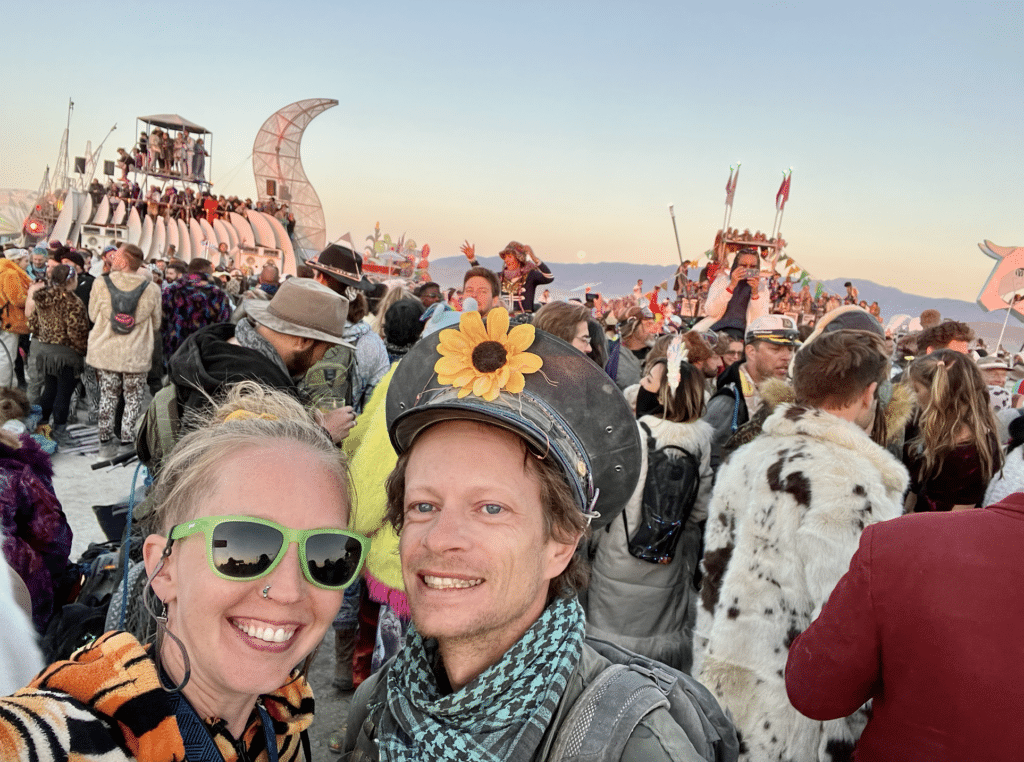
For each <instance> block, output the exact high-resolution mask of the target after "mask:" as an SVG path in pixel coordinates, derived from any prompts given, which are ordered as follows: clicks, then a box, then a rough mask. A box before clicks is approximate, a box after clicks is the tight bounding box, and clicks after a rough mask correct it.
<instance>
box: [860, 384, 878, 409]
mask: <svg viewBox="0 0 1024 762" xmlns="http://www.w3.org/2000/svg"><path fill="white" fill-rule="evenodd" d="M877 392H878V382H877V381H872V382H871V383H870V384H868V385H867V386H866V387H864V391H863V392H861V395H860V401H861V404H863V405H864V409H865V410H866V409H868V408H870V407H871V403H872V402H873V401H874V400H875V399H876V393H877Z"/></svg>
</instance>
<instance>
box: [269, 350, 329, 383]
mask: <svg viewBox="0 0 1024 762" xmlns="http://www.w3.org/2000/svg"><path fill="white" fill-rule="evenodd" d="M330 348H331V345H330V344H328V343H327V342H325V341H314V342H313V343H312V344H310V345H309V346H308V347H306V348H305V349H301V350H296V351H295V352H293V353H291V354H290V355H289V356H288V357H282V358H281V359H282V360H284V364H285V367H287V368H288V372H289V373H291V374H292V376H294V377H298V376H304V375H306V371H308V370H309V369H310V368H312V367H313V366H314V365H316V364H317V363H318V362H320V361H321V360H322V359H324V355H325V354H327V350H328V349H330Z"/></svg>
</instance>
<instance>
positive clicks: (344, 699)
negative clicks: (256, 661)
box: [53, 453, 352, 762]
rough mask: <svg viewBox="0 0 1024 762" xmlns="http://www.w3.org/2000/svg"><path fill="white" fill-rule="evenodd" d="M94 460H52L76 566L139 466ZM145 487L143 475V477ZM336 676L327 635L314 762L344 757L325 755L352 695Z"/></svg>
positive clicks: (317, 686) (318, 682)
mask: <svg viewBox="0 0 1024 762" xmlns="http://www.w3.org/2000/svg"><path fill="white" fill-rule="evenodd" d="M94 460H95V456H93V455H61V454H60V453H58V454H56V455H54V456H53V468H54V479H53V486H54V490H55V491H56V493H57V497H58V498H59V499H60V501H61V504H62V505H63V506H64V512H65V514H67V517H68V521H69V522H70V524H71V529H72V531H73V532H74V541H73V544H72V550H71V558H72V560H77V559H78V557H79V556H80V555H81V554H82V552H83V551H84V550H85V549H86V548H87V547H89V543H90V542H103V541H104V540H105V538H104V536H103V532H102V530H101V529H100V526H99V524H98V523H97V522H96V517H95V515H94V514H93V511H92V506H93V505H105V504H111V503H115V502H117V501H119V500H122V499H125V498H127V496H128V494H129V492H130V490H131V482H132V477H133V475H134V473H135V466H136V464H135V463H131V464H129V465H128V466H126V467H120V466H118V467H115V468H113V469H103V470H100V471H93V470H92V469H91V468H90V466H91V465H92V463H93V461H94ZM140 481H141V475H140ZM333 676H334V632H333V630H332V631H329V632H328V633H327V636H326V637H325V638H324V642H323V644H322V645H321V647H320V652H319V653H318V654H317V658H316V660H315V661H314V663H313V667H312V668H311V670H310V681H311V683H312V686H313V692H314V694H315V695H316V721H315V722H314V723H313V727H312V729H311V730H310V741H311V745H312V750H313V759H314V760H317V761H318V762H320V761H325V762H329V761H330V760H339V759H340V757H338V756H337V755H334V754H331V753H330V752H329V751H328V749H327V739H328V737H329V736H330V734H331V733H332V732H333V731H334V730H336V729H338V728H339V727H340V726H341V724H342V723H343V722H344V721H345V717H346V716H347V714H348V706H349V699H350V698H351V696H352V694H351V693H345V694H340V695H339V694H338V693H337V692H336V691H335V690H334V689H333V688H332V687H331V679H332V678H333Z"/></svg>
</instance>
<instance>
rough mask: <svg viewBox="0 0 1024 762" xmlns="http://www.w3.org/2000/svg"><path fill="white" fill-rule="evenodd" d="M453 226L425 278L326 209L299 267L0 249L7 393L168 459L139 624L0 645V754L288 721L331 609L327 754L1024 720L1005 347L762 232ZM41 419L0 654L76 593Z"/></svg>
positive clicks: (987, 747) (304, 748) (298, 754)
mask: <svg viewBox="0 0 1024 762" xmlns="http://www.w3.org/2000/svg"><path fill="white" fill-rule="evenodd" d="M465 252H466V255H467V258H468V260H469V265H470V266H469V268H468V269H467V270H466V272H465V274H464V277H463V279H462V283H461V287H454V288H452V289H450V290H448V291H447V292H446V290H445V289H444V288H443V287H442V286H441V285H440V284H438V283H434V282H426V283H419V284H412V283H409V282H403V281H392V282H390V283H388V284H381V283H373V282H371V281H370V280H369V279H368V278H367V277H366V276H365V275H364V273H363V272H362V258H361V256H360V255H359V254H358V253H357V252H355V251H353V250H352V249H351V248H349V247H347V246H345V245H341V244H332V245H331V246H329V247H327V248H326V249H325V250H324V251H323V252H321V253H320V254H319V255H318V256H317V257H316V258H314V259H312V260H310V261H308V262H307V263H306V265H305V266H304V267H303V268H302V269H301V270H300V272H299V274H298V275H297V276H295V277H289V278H285V279H282V278H281V277H280V273H279V272H278V270H277V268H276V267H275V266H273V265H268V266H266V267H264V268H263V269H262V270H261V272H260V273H258V274H256V273H253V274H251V275H250V274H247V273H244V272H242V271H241V270H234V269H231V266H230V264H229V265H227V266H225V269H224V270H221V271H218V270H217V269H216V265H215V263H213V262H211V261H209V260H206V259H193V260H192V261H191V262H189V263H187V264H186V263H184V262H179V261H173V260H172V261H170V262H161V263H146V262H144V261H143V257H142V252H141V251H140V250H139V249H138V248H137V247H134V246H132V245H130V244H125V245H122V246H121V247H119V248H117V249H115V250H111V251H108V252H104V253H103V254H102V255H101V259H102V266H101V267H99V266H98V267H97V271H99V270H100V269H101V270H102V272H101V273H100V274H99V275H98V276H97V277H95V278H93V277H92V276H91V275H89V271H90V269H92V267H91V266H90V262H89V261H88V260H87V259H86V258H85V257H83V256H82V254H81V253H80V252H77V251H74V250H70V249H67V248H65V247H54V248H52V249H48V250H44V251H41V252H33V253H31V254H30V253H29V252H27V251H24V250H16V249H11V250H9V251H8V252H7V256H6V257H5V258H4V259H3V260H0V300H5V301H6V305H7V308H6V309H5V311H4V316H5V318H4V324H3V331H2V333H0V339H2V340H3V344H4V347H5V348H6V352H5V354H4V355H0V384H5V385H6V386H7V387H8V389H7V391H6V392H5V394H6V396H5V397H3V399H0V410H2V411H3V412H4V416H5V417H6V418H9V419H11V420H17V419H24V418H25V417H26V415H27V412H28V411H27V409H26V408H27V406H28V405H31V404H36V405H38V406H39V409H40V410H39V414H40V415H41V417H40V418H38V419H37V420H39V421H40V422H41V423H42V424H47V423H48V424H49V426H50V428H49V429H48V430H47V429H40V431H41V432H43V433H46V432H48V433H49V434H50V435H51V436H50V438H51V439H52V440H53V441H55V443H56V445H57V447H58V448H59V447H61V446H62V445H64V444H65V443H67V442H68V441H69V440H68V437H67V426H68V424H69V422H70V421H72V419H74V418H75V416H76V414H77V413H76V411H77V409H78V407H79V403H77V402H76V400H75V398H76V397H78V396H80V398H81V403H80V406H81V407H82V408H83V413H84V415H86V416H93V417H94V419H95V420H96V422H97V427H98V435H99V453H98V456H97V457H98V459H100V460H105V461H109V460H110V459H111V458H116V457H117V456H118V455H119V454H131V453H134V454H136V455H137V457H138V458H139V459H140V460H141V461H142V463H143V464H144V465H145V466H146V467H147V470H148V472H149V474H150V475H151V477H153V478H152V482H151V486H150V487H149V488H148V490H147V494H146V496H145V500H143V502H142V503H141V504H140V505H139V506H137V507H136V509H135V516H134V520H135V521H136V522H137V523H138V524H139V527H137V528H136V529H135V530H134V534H135V541H134V542H133V543H130V544H131V545H132V546H133V547H134V548H135V553H134V555H133V554H132V553H131V552H130V551H125V552H124V558H123V563H124V564H125V566H126V567H127V571H126V574H128V575H129V576H132V575H133V574H134V576H133V577H132V578H133V579H138V580H140V584H139V586H138V587H137V588H132V589H133V591H134V592H133V593H132V595H131V600H130V601H128V602H127V603H126V606H127V607H128V608H134V609H135V610H137V611H141V612H143V616H142V617H141V618H142V619H144V620H146V624H147V627H148V628H149V629H145V630H143V629H139V628H138V627H134V626H133V625H131V624H129V625H127V626H126V629H125V631H121V630H118V629H114V630H110V631H106V632H96V633H94V634H95V635H97V636H98V637H96V638H95V639H94V640H92V639H90V641H89V642H88V644H87V645H86V646H85V647H84V648H82V649H80V650H78V651H76V652H75V653H74V654H69V653H59V654H53V653H47V660H51V659H52V660H54V661H53V663H52V664H50V665H49V666H45V667H43V668H42V671H38V673H37V674H36V673H35V672H33V671H26V669H25V668H24V667H23V668H22V669H20V670H18V669H15V667H14V666H9V667H8V668H7V669H8V672H7V673H6V674H5V675H3V677H4V678H5V684H4V686H3V687H4V688H5V690H6V691H7V692H12V691H14V690H15V689H17V688H21V687H23V686H25V685H26V684H27V686H28V687H27V688H24V689H23V690H20V691H18V692H17V693H15V694H14V695H12V696H9V697H7V698H0V750H2V752H0V755H2V756H4V758H8V757H11V758H13V757H18V758H25V759H29V758H40V757H41V758H48V757H62V755H66V754H71V755H75V754H81V755H86V756H87V755H88V754H107V755H109V756H106V757H104V758H105V759H106V758H109V759H127V758H136V759H183V758H186V756H187V758H189V759H193V758H196V759H198V758H204V757H203V756H202V755H204V754H205V755H207V757H205V758H216V756H217V755H220V756H221V757H222V758H223V759H225V760H229V762H230V760H235V759H238V760H243V759H247V760H268V762H269V760H276V759H288V760H291V759H301V758H303V756H304V755H305V756H306V757H307V758H308V756H309V749H308V740H305V735H306V731H307V728H308V727H309V725H310V723H311V722H313V721H314V720H313V710H314V704H313V702H312V695H311V691H310V688H309V683H308V681H307V671H308V669H309V665H310V663H311V655H312V654H313V653H314V652H315V648H316V646H317V645H318V644H319V643H320V642H321V641H322V640H323V639H324V638H325V637H326V636H328V634H329V633H332V632H333V635H331V640H332V641H333V646H334V674H333V684H334V687H335V688H336V689H337V690H339V691H351V690H353V689H356V692H355V694H354V696H353V697H352V700H351V714H350V716H349V719H348V721H347V723H345V724H344V725H342V726H340V727H338V728H336V729H335V730H336V732H335V734H334V735H333V736H332V738H331V749H332V751H336V752H338V753H341V754H343V755H344V756H343V757H342V758H343V759H347V760H376V759H383V760H456V759H459V760H464V759H494V760H546V759H566V758H579V757H573V756H572V755H574V754H581V753H583V751H584V750H585V747H586V745H587V744H588V743H589V744H590V745H591V746H593V750H592V752H593V753H597V752H598V751H599V752H601V753H602V754H604V755H605V756H604V757H602V758H607V759H616V760H629V761H633V760H637V761H639V760H644V761H646V760H656V761H658V760H666V761H667V760H709V761H710V760H736V759H742V760H752V761H756V760H796V761H798V762H803V761H805V760H806V761H808V762H811V761H814V762H817V761H818V760H847V759H858V760H883V759H895V758H899V759H908V760H961V759H977V758H984V759H993V760H996V759H999V760H1002V759H1006V760H1010V759H1016V758H1018V757H1019V751H1018V750H1017V749H1018V746H1019V744H1018V743H1017V735H1018V734H1017V732H1016V731H1014V730H1013V728H1015V727H1016V724H1015V722H1014V721H1013V713H1014V712H1015V711H1016V707H1017V700H1016V699H1014V698H1013V697H1014V696H1019V694H1020V690H1021V689H1020V688H1019V687H1018V685H1019V683H1020V681H1019V674H1018V673H1019V669H1020V668H1019V662H1020V660H1019V659H1018V658H1017V654H1016V650H1015V649H1014V648H1013V647H1012V643H1013V642H1014V638H1015V636H1016V633H1017V630H1018V629H1019V626H1020V624H1021V622H1022V615H1024V610H1021V608H1020V606H1019V605H1018V604H1017V599H1016V598H1015V597H1014V596H1013V594H1012V590H1013V589H1014V588H1015V582H1016V576H1017V574H1016V572H1017V567H1016V563H1017V559H1018V558H1019V552H1018V551H1019V550H1020V546H1021V544H1022V542H1024V530H1022V529H1021V527H1024V524H1022V523H1021V518H1022V515H1024V497H1022V495H1021V491H1022V490H1024V465H1022V463H1024V460H1021V458H1022V457H1024V456H1022V455H1021V453H1022V452H1024V448H1021V447H1020V445H1021V443H1024V418H1022V417H1021V415H1020V413H1021V408H1022V407H1024V399H1022V398H1021V397H1020V396H1019V395H1017V394H1014V393H1013V390H1012V389H1010V388H1008V387H1007V383H1008V382H1010V380H1011V378H1012V374H1015V373H1017V372H1018V370H1019V369H1014V368H1011V367H1010V364H1009V363H1008V362H1007V361H1006V360H1005V359H1004V358H1003V357H1002V356H1001V355H999V354H998V353H992V354H990V353H989V352H987V351H986V348H985V347H984V344H983V343H982V342H980V341H979V340H978V339H976V337H975V336H974V334H973V331H972V330H971V329H970V327H969V326H967V325H965V324H963V323H959V322H956V321H950V320H945V321H944V320H942V319H941V316H940V315H938V313H936V312H935V311H934V310H928V311H926V312H925V313H924V314H922V315H921V320H920V322H921V325H922V330H921V331H919V332H916V333H912V334H908V335H900V336H891V335H889V336H887V335H886V331H885V329H884V328H883V326H882V323H881V319H880V315H879V310H878V309H877V304H875V305H866V304H864V303H863V302H862V301H861V300H860V299H859V294H858V293H857V290H856V288H855V287H854V286H853V285H852V284H847V287H846V288H847V294H846V295H845V296H843V297H842V298H840V297H838V296H829V297H822V295H818V296H817V298H816V297H815V296H814V295H812V294H811V293H810V291H809V288H807V287H802V288H801V289H800V290H796V291H795V292H794V287H793V285H792V284H791V283H790V282H789V281H786V280H783V281H782V282H781V283H775V282H772V280H771V279H770V278H765V277H763V276H762V275H761V274H760V272H759V271H755V268H759V262H758V261H757V260H756V259H755V257H756V256H757V252H756V251H755V252H753V253H752V256H751V253H750V252H746V251H742V250H741V251H739V252H738V253H737V254H736V256H735V258H734V261H732V262H730V263H727V266H725V267H722V268H721V269H720V271H718V272H714V271H712V272H710V273H706V277H705V278H704V280H703V282H694V283H693V284H690V283H687V284H686V285H681V284H680V285H681V287H680V288H677V289H676V291H677V293H678V295H679V299H678V302H677V303H676V304H673V303H672V302H666V301H664V300H661V299H659V298H658V290H657V289H655V290H654V291H652V292H648V293H645V292H644V290H643V285H642V282H638V284H637V288H636V289H635V290H634V293H633V294H628V295H624V296H618V297H615V298H609V299H603V298H602V297H601V296H600V295H597V294H588V295H587V296H586V297H585V298H584V299H582V300H570V301H559V300H553V299H551V298H550V294H548V293H542V294H541V295H540V296H537V295H536V291H537V290H538V289H539V288H542V287H543V286H544V285H547V284H548V283H551V282H552V280H553V278H554V275H553V274H552V272H551V270H550V268H548V267H547V266H546V265H545V264H544V263H543V262H541V261H540V260H539V258H537V257H536V255H535V254H534V253H533V250H532V249H531V248H530V247H529V246H525V245H523V244H519V243H517V242H514V241H513V242H511V243H510V244H509V246H508V247H506V249H504V250H503V252H502V258H503V262H504V266H505V269H504V270H503V271H502V272H493V271H491V270H489V269H487V268H484V267H481V266H480V265H479V263H478V262H476V260H475V256H474V254H475V252H474V250H473V247H471V246H468V244H467V250H465ZM702 289H703V290H704V293H703V295H701V290H702ZM690 294H698V295H697V296H696V297H693V296H690ZM693 298H696V299H698V300H702V301H703V304H702V306H701V307H700V309H697V310H696V311H695V313H699V314H694V315H686V314H685V312H686V310H683V309H679V307H680V306H681V304H682V305H685V303H686V301H687V300H688V299H693ZM822 299H824V301H822ZM819 303H820V312H819V311H818V307H819ZM794 313H795V315H794ZM22 336H30V338H29V340H28V342H27V347H26V346H25V342H20V341H19V338H20V337H22ZM24 349H27V352H23V351H21V350H24ZM16 361H20V363H21V369H18V368H16V364H17V363H16ZM5 363H6V364H5ZM19 387H24V390H23V391H22V390H21V389H19ZM90 390H91V391H90ZM23 428H24V427H22V429H23ZM37 433H38V432H37ZM30 434H31V432H27V431H26V432H23V433H19V429H18V427H17V426H14V427H12V428H7V427H5V428H4V429H3V430H0V477H2V478H3V479H4V484H5V485H9V486H10V488H7V487H6V486H5V490H4V491H3V498H0V510H2V511H3V516H2V519H3V531H4V534H5V541H4V558H5V560H6V564H7V566H9V567H10V571H11V572H12V574H11V575H10V577H11V582H12V584H11V585H2V584H0V593H3V594H4V596H5V600H6V601H8V603H7V605H8V609H9V610H10V612H11V614H12V616H13V615H14V614H15V613H16V612H19V611H22V610H23V611H24V617H23V618H24V619H26V620H27V625H26V626H24V627H20V629H19V627H12V628H11V629H10V631H9V633H7V635H6V638H7V640H6V642H4V643H0V648H2V649H7V651H8V653H5V654H3V656H4V657H5V658H0V664H7V663H10V661H11V660H10V658H9V656H10V654H9V651H10V649H11V648H14V647H15V646H14V645H13V643H14V641H16V640H17V642H18V643H19V644H20V645H18V646H17V647H18V648H26V649H28V651H29V652H31V651H32V649H34V647H35V646H34V643H32V642H31V640H32V638H31V637H28V638H26V633H30V632H31V631H33V630H34V631H35V632H36V633H37V634H38V635H42V634H44V633H46V632H47V630H48V628H50V630H51V631H52V629H53V627H54V624H53V623H54V621H57V622H61V621H66V620H61V619H60V617H61V615H62V610H63V607H65V606H67V605H71V604H72V602H73V600H74V596H75V585H74V584H71V580H73V579H74V578H75V577H76V575H77V567H76V566H75V565H74V564H72V563H71V559H70V558H69V553H70V529H69V527H68V526H67V520H66V518H65V517H64V516H63V513H62V512H61V510H60V505H59V502H58V501H57V500H56V496H55V495H54V494H53V490H52V487H51V486H50V477H51V475H52V468H51V466H50V465H49V460H48V457H47V456H46V455H45V453H43V452H42V451H41V450H40V445H39V442H38V440H37V439H34V438H32V437H31V436H30ZM43 515H45V516H46V520H45V521H38V520H33V517H34V516H43ZM125 537H126V538H129V539H130V538H131V537H132V529H131V527H129V531H128V533H127V534H126V535H125ZM293 544H294V545H295V546H296V547H295V548H294V549H293V548H292V545H293ZM133 570H134V571H133ZM0 582H3V579H2V578H0ZM1004 591H1010V592H1009V593H1007V592H1004ZM19 601H20V602H19ZM145 612H149V614H150V615H151V618H150V617H149V616H146V615H145ZM107 621H110V620H109V617H108V620H107ZM115 621H116V620H115ZM128 621H129V622H132V621H134V620H131V619H130V618H129V620H128ZM19 633H20V635H19ZM148 633H155V640H153V641H152V642H150V639H149V638H148V637H147V635H148ZM19 637H20V640H18V638H19ZM26 639H27V640H28V641H29V642H28V643H27V644H26V643H25V640H26ZM5 659H6V661H5ZM24 664H27V665H31V666H33V669H34V670H38V668H40V667H42V666H43V662H42V661H40V659H39V658H28V659H26V660H24ZM629 665H632V666H629ZM652 676H653V677H652ZM648 701H649V703H648ZM196 739H199V740H196ZM193 743H195V744H197V745H195V746H192V745H190V744H193ZM588 758H597V757H588Z"/></svg>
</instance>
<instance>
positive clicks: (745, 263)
mask: <svg viewBox="0 0 1024 762" xmlns="http://www.w3.org/2000/svg"><path fill="white" fill-rule="evenodd" d="M736 266H737V267H745V268H747V269H748V270H755V271H756V270H757V269H759V268H760V267H761V263H760V262H759V261H758V259H757V255H756V254H740V255H738V256H737V257H736Z"/></svg>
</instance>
